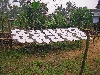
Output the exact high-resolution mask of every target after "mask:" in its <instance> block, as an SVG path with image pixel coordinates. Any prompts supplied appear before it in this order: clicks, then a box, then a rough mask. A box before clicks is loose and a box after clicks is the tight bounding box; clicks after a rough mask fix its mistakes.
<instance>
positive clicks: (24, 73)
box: [0, 50, 100, 75]
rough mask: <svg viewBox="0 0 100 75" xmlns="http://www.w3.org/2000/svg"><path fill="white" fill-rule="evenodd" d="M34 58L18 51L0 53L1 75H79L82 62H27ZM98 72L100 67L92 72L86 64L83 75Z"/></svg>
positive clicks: (39, 59) (56, 60) (71, 60)
mask: <svg viewBox="0 0 100 75" xmlns="http://www.w3.org/2000/svg"><path fill="white" fill-rule="evenodd" d="M32 56H33V57H34V55H32V54H27V53H24V52H20V51H17V50H12V51H11V50H4V51H0V69H1V70H0V75H78V73H79V71H80V66H81V61H80V60H74V59H67V58H66V59H64V60H60V59H59V58H57V59H55V60H52V61H51V62H50V61H41V60H42V59H41V58H38V57H37V59H35V60H34V59H33V60H31V61H26V60H25V59H30V57H32ZM58 59H59V60H58ZM94 63H97V64H99V59H98V58H96V59H95V62H94ZM97 71H100V67H97V68H96V69H92V70H91V66H90V65H89V64H88V63H86V66H85V71H84V74H83V75H95V74H96V73H95V72H97Z"/></svg>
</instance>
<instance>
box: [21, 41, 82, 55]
mask: <svg viewBox="0 0 100 75" xmlns="http://www.w3.org/2000/svg"><path fill="white" fill-rule="evenodd" d="M82 45H83V44H82V40H78V41H75V42H66V41H65V42H56V43H50V44H29V45H28V46H26V47H23V48H22V49H24V51H25V52H26V53H37V52H38V53H40V54H41V53H45V52H46V53H48V52H51V51H57V50H76V49H81V48H82Z"/></svg>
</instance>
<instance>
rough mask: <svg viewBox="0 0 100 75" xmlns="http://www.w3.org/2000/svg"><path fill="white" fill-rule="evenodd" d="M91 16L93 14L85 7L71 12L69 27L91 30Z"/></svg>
mask: <svg viewBox="0 0 100 75" xmlns="http://www.w3.org/2000/svg"><path fill="white" fill-rule="evenodd" d="M92 15H93V13H92V12H91V11H90V10H89V9H87V8H86V7H85V8H81V7H80V8H78V9H76V10H72V11H71V13H70V21H71V25H72V26H73V25H74V26H76V27H77V26H78V27H79V28H91V26H92V23H93V22H92V20H93V18H92Z"/></svg>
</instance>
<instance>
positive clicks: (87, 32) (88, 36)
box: [79, 30, 90, 75]
mask: <svg viewBox="0 0 100 75" xmlns="http://www.w3.org/2000/svg"><path fill="white" fill-rule="evenodd" d="M86 35H87V40H86V49H85V52H84V56H83V61H82V66H81V70H80V73H79V75H82V73H83V70H84V67H85V61H86V59H87V53H88V47H89V39H90V35H89V30H86Z"/></svg>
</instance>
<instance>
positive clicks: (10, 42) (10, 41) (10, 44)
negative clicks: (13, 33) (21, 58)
mask: <svg viewBox="0 0 100 75" xmlns="http://www.w3.org/2000/svg"><path fill="white" fill-rule="evenodd" d="M9 46H10V49H11V50H12V39H10V40H9Z"/></svg>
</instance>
